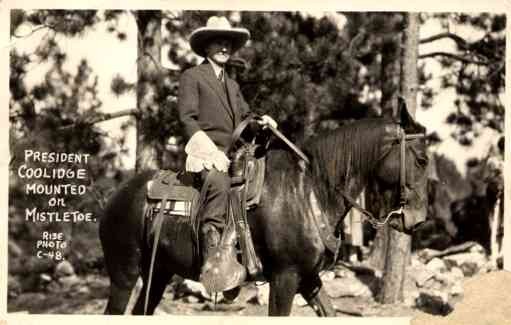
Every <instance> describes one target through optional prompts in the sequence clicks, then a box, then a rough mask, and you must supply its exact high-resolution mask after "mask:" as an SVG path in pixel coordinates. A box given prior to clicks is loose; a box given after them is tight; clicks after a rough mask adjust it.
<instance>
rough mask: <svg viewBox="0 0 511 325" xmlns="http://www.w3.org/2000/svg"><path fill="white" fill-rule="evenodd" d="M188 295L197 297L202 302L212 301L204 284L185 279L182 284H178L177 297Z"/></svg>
mask: <svg viewBox="0 0 511 325" xmlns="http://www.w3.org/2000/svg"><path fill="white" fill-rule="evenodd" d="M188 295H192V296H195V297H197V298H199V299H202V300H210V299H211V296H210V295H209V294H208V292H207V291H206V288H204V286H203V285H202V283H200V282H197V281H193V280H189V279H184V280H183V281H182V282H181V283H179V284H177V287H176V294H175V296H176V297H183V296H188Z"/></svg>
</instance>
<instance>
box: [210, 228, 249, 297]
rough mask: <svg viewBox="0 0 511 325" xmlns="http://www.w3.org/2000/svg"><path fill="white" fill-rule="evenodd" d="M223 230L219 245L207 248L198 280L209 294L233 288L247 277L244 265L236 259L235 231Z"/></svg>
mask: <svg viewBox="0 0 511 325" xmlns="http://www.w3.org/2000/svg"><path fill="white" fill-rule="evenodd" d="M225 231H226V232H225V233H224V234H223V236H222V239H221V240H220V243H219V245H218V246H216V247H209V248H208V254H207V256H206V257H205V259H206V260H205V261H204V265H203V267H202V270H201V275H200V282H201V283H202V285H203V286H204V287H205V288H206V290H207V291H208V292H209V293H210V294H211V293H213V292H223V291H227V290H231V289H234V288H236V287H238V286H240V285H241V284H242V283H243V282H244V281H245V279H246V278H247V273H246V271H245V267H243V265H241V264H240V263H239V262H238V260H237V259H236V246H235V243H236V241H235V239H236V232H234V231H233V229H226V230H225Z"/></svg>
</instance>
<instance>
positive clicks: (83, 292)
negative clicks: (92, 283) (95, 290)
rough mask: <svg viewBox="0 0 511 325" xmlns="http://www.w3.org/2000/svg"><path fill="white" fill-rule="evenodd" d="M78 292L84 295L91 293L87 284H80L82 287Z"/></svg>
mask: <svg viewBox="0 0 511 325" xmlns="http://www.w3.org/2000/svg"><path fill="white" fill-rule="evenodd" d="M78 293H79V294H82V295H88V294H90V289H89V287H87V286H80V288H79V289H78Z"/></svg>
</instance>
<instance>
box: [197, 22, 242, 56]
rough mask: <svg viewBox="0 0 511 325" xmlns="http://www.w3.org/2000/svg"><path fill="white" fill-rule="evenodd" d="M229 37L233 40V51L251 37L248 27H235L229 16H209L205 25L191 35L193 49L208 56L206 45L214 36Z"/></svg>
mask: <svg viewBox="0 0 511 325" xmlns="http://www.w3.org/2000/svg"><path fill="white" fill-rule="evenodd" d="M218 37H220V38H227V39H229V40H230V41H231V42H232V52H233V53H234V52H236V51H237V50H239V49H240V48H241V47H242V46H243V45H245V43H246V42H247V40H248V39H249V38H250V32H249V31H248V29H246V28H234V27H232V26H231V24H230V23H229V21H228V20H227V18H225V17H220V16H212V17H209V19H208V22H207V23H206V26H205V27H200V28H197V29H196V30H194V31H193V32H192V34H191V35H190V46H191V47H192V50H193V51H194V52H195V53H197V54H198V55H200V56H202V57H206V46H207V45H208V43H209V41H210V40H212V39H214V38H218Z"/></svg>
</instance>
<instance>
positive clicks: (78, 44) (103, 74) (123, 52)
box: [10, 12, 496, 173]
mask: <svg viewBox="0 0 511 325" xmlns="http://www.w3.org/2000/svg"><path fill="white" fill-rule="evenodd" d="M307 15H311V16H314V17H321V16H322V15H326V16H327V17H329V18H330V19H332V20H334V21H335V22H336V24H337V25H338V26H339V27H340V28H342V26H343V25H344V23H345V19H344V17H343V16H342V15H340V14H335V13H332V12H330V13H324V12H307ZM118 27H119V29H120V30H122V31H124V32H126V35H127V39H126V40H125V41H123V42H120V41H119V40H118V39H117V38H116V36H115V35H113V34H111V33H107V32H106V30H107V26H106V25H105V23H100V24H98V25H96V26H95V27H94V29H92V30H89V31H88V32H87V33H86V34H85V35H84V37H82V38H66V37H64V36H59V37H58V39H57V40H58V42H59V44H60V46H61V47H62V48H63V50H64V52H66V53H68V60H67V62H66V65H65V67H66V68H68V69H70V70H71V71H73V70H75V69H76V67H77V66H78V63H79V62H80V60H81V59H82V58H86V59H87V61H88V62H89V64H90V66H91V67H92V68H93V71H94V72H95V73H96V74H97V75H98V82H99V84H98V90H99V93H98V97H99V98H100V99H101V101H102V102H103V106H102V110H103V111H104V112H108V113H112V112H116V111H119V110H123V109H128V108H134V107H135V106H136V98H135V94H134V93H131V94H127V95H122V96H120V97H117V96H115V95H114V94H113V93H112V92H111V90H110V82H111V80H112V78H113V77H114V76H115V75H117V74H120V75H121V76H123V77H124V78H125V79H126V80H128V81H130V82H135V81H136V77H137V75H136V72H137V71H136V70H137V69H136V26H135V22H134V20H133V18H132V16H131V15H122V16H121V19H120V21H119V25H118ZM453 28H454V30H453V31H455V32H459V33H461V34H462V35H463V36H464V37H465V38H467V39H471V38H478V37H480V35H477V34H474V33H472V32H471V31H469V30H463V29H460V28H459V27H458V29H456V26H454V27H453ZM30 31H31V27H30V26H23V28H20V29H19V30H18V34H21V35H25V34H29V33H30ZM439 31H440V26H439V24H438V23H434V22H431V23H428V24H426V25H423V26H422V27H421V30H420V36H421V38H423V37H427V36H430V35H434V34H436V33H438V32H439ZM46 33H47V31H45V30H40V31H38V32H36V33H34V34H32V35H30V36H29V37H27V38H24V39H17V38H16V39H12V40H11V44H10V45H11V46H15V47H16V48H17V49H18V50H21V51H25V52H28V53H30V52H32V51H34V49H35V46H36V45H37V44H38V43H39V40H40V39H41V38H42V37H45V35H46ZM451 47H453V43H452V42H451V41H449V40H443V41H437V42H435V43H432V44H428V45H421V47H420V52H421V53H427V52H430V51H433V50H435V49H439V48H442V49H443V50H445V49H448V48H451ZM162 65H163V66H167V67H169V63H168V62H165V61H164V62H162ZM47 69H48V66H47V65H44V64H39V65H37V64H33V65H31V66H30V72H29V73H28V74H27V84H28V85H29V86H30V85H33V84H34V83H37V82H40V81H41V80H42V78H43V77H44V73H45V72H46V71H47ZM426 69H427V71H428V72H431V73H432V75H433V80H432V81H431V83H432V86H433V87H434V88H436V89H439V83H440V76H441V75H442V74H443V73H445V71H442V69H441V68H440V65H439V64H438V63H437V62H436V61H435V59H427V62H426ZM454 98H455V94H454V92H453V91H452V90H442V91H441V92H439V93H438V95H437V96H436V97H435V99H434V102H433V107H432V108H431V109H428V110H424V109H420V108H419V109H418V110H417V113H416V114H417V115H416V119H417V120H418V121H419V122H420V123H422V124H423V125H425V126H426V127H427V129H428V132H431V131H437V133H438V134H439V135H440V137H441V138H442V139H443V141H442V142H441V144H439V145H437V146H436V147H435V148H433V150H434V151H436V152H438V153H441V154H444V155H446V156H447V157H448V158H450V159H452V160H454V161H455V163H456V165H457V167H458V169H459V170H460V172H462V173H464V172H465V161H466V160H467V159H468V158H472V157H481V156H483V155H485V154H486V153H487V151H488V148H489V146H490V145H492V144H493V143H494V142H495V141H496V137H495V133H494V132H492V131H489V130H488V131H485V132H482V134H481V136H480V137H479V138H478V139H476V141H475V142H474V145H473V146H472V147H462V146H460V145H459V144H458V143H457V142H456V141H455V140H454V139H452V138H451V137H450V133H451V132H452V130H453V129H452V128H453V126H448V125H446V124H445V122H444V121H445V119H446V117H447V115H448V114H449V113H450V112H452V111H453V109H454V104H453V100H454ZM128 118H129V117H126V118H119V119H115V120H110V121H106V122H102V123H99V124H97V126H98V127H100V128H101V129H103V130H104V131H107V132H108V134H109V135H111V136H113V137H115V136H116V135H119V134H120V131H119V127H120V125H121V124H122V123H123V122H124V121H126V119H128ZM128 148H129V149H130V153H129V155H128V156H127V157H125V158H124V159H123V164H124V167H125V168H132V167H134V164H135V157H134V152H135V133H134V130H131V131H130V132H129V133H128Z"/></svg>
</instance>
